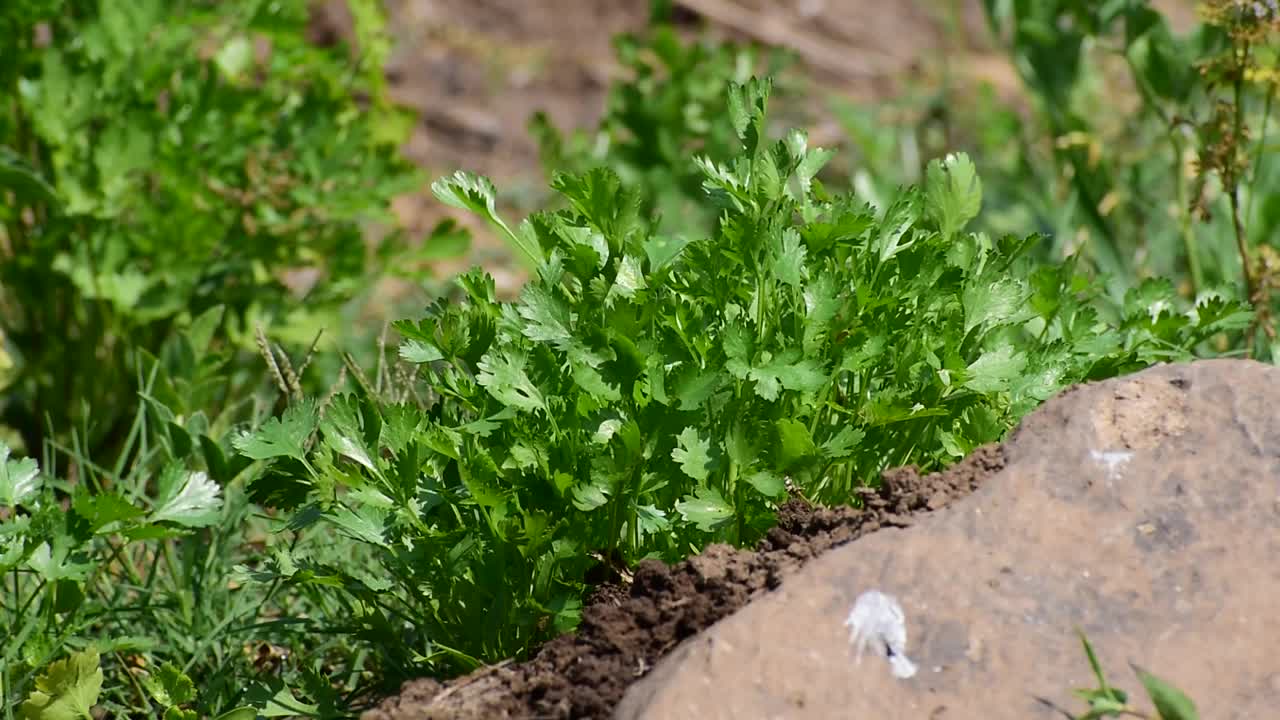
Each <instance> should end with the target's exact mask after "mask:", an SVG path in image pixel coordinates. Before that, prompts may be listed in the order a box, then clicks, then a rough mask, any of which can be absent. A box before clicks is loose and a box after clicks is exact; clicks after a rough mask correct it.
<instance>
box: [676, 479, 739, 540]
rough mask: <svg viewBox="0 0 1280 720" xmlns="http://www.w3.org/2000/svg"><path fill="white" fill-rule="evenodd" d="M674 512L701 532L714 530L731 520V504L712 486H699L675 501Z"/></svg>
mask: <svg viewBox="0 0 1280 720" xmlns="http://www.w3.org/2000/svg"><path fill="white" fill-rule="evenodd" d="M676 512H678V513H680V517H682V518H684V519H685V521H687V522H691V523H693V524H694V525H695V526H696V527H697V528H698V529H699V530H701V531H703V532H714V531H715V530H716V529H718V528H721V527H723V526H725V525H727V524H729V523H730V522H731V521H732V520H733V516H734V515H733V506H731V505H729V503H727V502H725V499H724V496H723V495H721V494H720V491H718V490H716V489H714V488H708V487H699V488H698V489H697V490H696V491H695V492H694V494H693V495H686V496H685V498H684V499H683V500H681V501H680V502H678V503H676Z"/></svg>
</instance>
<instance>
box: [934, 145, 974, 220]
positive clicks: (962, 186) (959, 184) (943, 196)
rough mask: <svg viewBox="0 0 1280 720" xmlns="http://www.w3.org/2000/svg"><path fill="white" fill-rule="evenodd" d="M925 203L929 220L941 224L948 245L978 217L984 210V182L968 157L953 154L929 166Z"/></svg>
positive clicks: (963, 154)
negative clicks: (931, 219) (953, 237)
mask: <svg viewBox="0 0 1280 720" xmlns="http://www.w3.org/2000/svg"><path fill="white" fill-rule="evenodd" d="M925 202H926V205H927V208H928V212H929V216H930V217H931V218H933V220H934V222H936V223H938V227H939V229H940V230H941V231H942V237H943V239H944V240H947V241H950V240H951V238H952V236H954V235H955V234H956V233H957V232H960V231H961V230H963V229H964V226H965V225H966V224H967V223H968V222H969V221H970V220H972V219H974V218H975V217H977V216H978V212H979V211H980V210H981V209H982V181H981V180H980V179H978V169H977V168H976V167H974V165H973V161H972V160H970V159H969V156H968V155H966V154H965V153H951V154H948V155H947V156H946V157H944V158H942V159H941V160H933V161H932V162H930V163H929V167H928V170H927V171H926V176H925Z"/></svg>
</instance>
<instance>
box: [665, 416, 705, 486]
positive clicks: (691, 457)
mask: <svg viewBox="0 0 1280 720" xmlns="http://www.w3.org/2000/svg"><path fill="white" fill-rule="evenodd" d="M676 440H677V446H676V447H675V448H673V449H672V450H671V459H672V460H675V461H676V462H677V463H679V464H680V469H681V470H683V471H684V474H685V475H688V476H689V477H691V478H693V479H694V480H697V481H699V482H702V481H705V480H706V479H707V476H708V475H709V474H710V473H711V464H712V460H711V443H710V442H708V441H707V440H705V439H703V438H702V437H699V435H698V430H697V428H695V427H693V426H689V427H686V428H685V429H684V430H682V431H681V432H680V435H679V436H678V437H677V438H676Z"/></svg>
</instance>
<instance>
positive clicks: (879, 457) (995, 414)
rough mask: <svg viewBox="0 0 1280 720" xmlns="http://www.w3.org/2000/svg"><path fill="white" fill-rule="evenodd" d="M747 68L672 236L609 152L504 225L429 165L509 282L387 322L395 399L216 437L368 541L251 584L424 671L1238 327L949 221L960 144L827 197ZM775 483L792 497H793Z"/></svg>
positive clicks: (488, 650)
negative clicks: (491, 246)
mask: <svg viewBox="0 0 1280 720" xmlns="http://www.w3.org/2000/svg"><path fill="white" fill-rule="evenodd" d="M769 91H770V83H769V82H768V81H760V80H756V79H750V80H748V81H747V82H745V83H742V84H737V83H734V84H731V85H730V88H729V90H728V94H727V100H726V106H727V108H728V117H727V121H728V122H729V123H730V126H731V128H732V129H733V132H734V135H735V137H736V138H737V139H738V149H737V152H736V153H735V154H733V155H732V156H728V157H718V158H717V157H706V156H700V157H698V158H696V160H695V161H694V162H695V165H696V167H697V169H698V171H699V172H700V173H701V175H702V177H703V184H702V188H703V202H704V203H705V204H706V206H707V207H708V208H712V209H713V211H714V212H715V213H716V214H717V216H718V218H719V220H718V223H717V224H716V227H715V228H714V229H713V230H712V231H710V232H708V233H704V232H703V231H702V230H701V229H700V228H698V227H697V226H696V225H695V228H694V230H693V231H691V232H690V233H688V234H680V233H674V232H666V231H664V230H662V228H663V226H662V225H661V224H660V222H659V221H658V219H657V218H655V217H654V216H653V215H651V214H650V213H648V212H646V211H645V210H644V209H645V208H648V207H651V205H650V204H648V203H647V202H646V198H645V197H644V195H643V193H642V191H640V190H638V189H637V188H636V187H635V186H632V185H629V184H628V183H626V182H624V181H623V180H622V179H621V178H620V177H619V176H618V175H617V174H616V173H614V172H612V171H611V170H609V169H607V168H596V169H592V170H588V171H585V172H581V173H561V174H558V175H557V176H556V177H555V179H554V180H553V182H552V186H553V188H554V189H555V190H556V191H557V192H558V193H559V194H560V195H561V196H562V198H563V201H564V203H565V205H566V206H567V207H566V208H565V209H562V210H559V211H555V212H541V213H536V214H534V215H532V216H530V217H529V218H528V219H527V220H525V221H524V222H522V223H520V224H518V225H514V226H513V225H512V224H510V223H507V222H506V221H505V220H503V219H502V218H500V217H499V216H498V215H497V214H496V211H495V207H496V205H497V203H496V198H495V191H494V188H493V186H492V185H491V184H490V183H489V181H488V180H486V179H484V178H481V177H477V176H474V175H470V174H467V173H465V172H459V173H457V174H455V175H453V176H451V177H448V178H444V179H442V180H440V181H438V182H437V183H436V184H435V186H434V187H435V191H436V193H437V195H438V196H439V197H440V198H441V199H442V200H444V201H445V202H447V203H450V204H453V205H456V206H459V207H463V208H467V209H470V210H472V211H474V212H476V213H478V214H480V215H481V216H483V217H485V218H486V219H488V220H489V221H490V222H492V223H494V224H495V225H497V226H498V227H499V228H500V230H501V231H502V232H503V233H506V234H507V235H508V236H509V239H510V240H511V242H512V243H513V244H514V245H516V246H518V247H520V248H522V249H523V251H524V253H525V255H527V256H528V258H529V260H530V262H531V264H532V265H533V266H534V267H535V268H536V270H535V273H534V276H533V277H532V278H531V280H530V282H529V283H528V284H527V285H526V286H525V288H524V289H523V291H522V293H521V295H520V297H519V298H518V300H516V301H514V302H502V301H499V300H498V299H497V298H496V295H495V291H494V283H493V281H492V279H491V278H489V277H488V276H486V275H485V274H483V273H481V272H479V271H473V272H470V273H467V274H465V275H463V276H461V277H460V278H458V283H459V286H460V287H461V289H462V291H463V293H464V297H463V298H462V299H461V300H460V301H458V302H449V301H445V300H441V301H439V302H437V303H435V304H433V305H432V306H431V307H429V308H428V309H427V311H426V313H425V314H424V315H423V316H422V317H420V318H415V319H408V320H404V321H401V322H399V323H397V324H396V325H395V327H396V329H397V330H398V331H399V333H400V335H401V337H402V339H403V342H402V344H401V345H400V347H399V355H400V359H401V360H402V361H403V362H406V363H409V364H410V365H412V366H416V368H417V376H416V377H415V378H413V379H412V380H410V381H406V382H405V383H402V385H401V386H400V387H399V388H398V390H397V398H396V399H395V400H388V399H386V398H384V397H383V394H382V393H379V392H377V391H374V390H372V389H370V388H368V387H365V386H362V387H361V389H360V392H358V393H357V394H355V395H348V396H343V397H339V398H335V399H334V400H333V401H332V402H329V403H328V404H327V405H326V404H324V403H317V402H315V401H314V400H311V399H308V400H305V401H302V402H297V403H294V404H293V405H292V406H291V407H289V408H288V409H287V410H286V411H285V412H284V414H283V416H282V417H280V419H278V420H275V421H271V422H268V423H267V424H266V425H264V426H262V427H261V428H259V429H258V430H257V431H254V432H250V433H246V434H245V435H243V436H241V437H240V438H239V439H238V440H237V441H236V442H237V447H238V448H239V450H240V452H241V453H242V454H243V455H245V456H247V457H249V458H252V459H254V460H256V461H262V462H263V463H264V467H263V471H262V473H261V474H260V475H259V476H258V477H257V479H256V480H255V481H254V483H253V492H255V493H257V494H258V495H259V496H261V497H263V498H269V499H270V502H272V504H274V505H276V506H277V507H280V508H282V509H286V510H291V511H292V518H293V519H292V520H291V521H290V524H291V527H308V526H312V525H322V526H328V527H332V528H336V529H337V530H338V531H339V532H341V533H343V534H344V535H345V536H346V537H348V538H350V539H352V540H353V541H356V542H357V543H361V544H364V545H366V546H369V547H371V548H373V549H374V550H375V557H376V558H377V559H378V565H379V567H378V569H377V570H376V571H369V572H363V571H362V572H359V573H354V572H350V571H344V570H342V569H341V568H336V567H332V566H329V565H326V564H324V563H319V562H316V561H314V559H313V558H308V557H305V556H296V555H282V556H280V557H278V558H276V559H275V560H274V561H273V562H272V563H270V564H269V565H268V566H266V567H263V568H260V569H259V570H258V571H257V573H256V577H257V578H258V579H259V581H261V582H287V583H291V584H298V585H308V584H316V583H322V582H323V583H328V584H331V585H341V586H342V592H343V593H345V594H347V595H349V596H350V597H351V598H353V601H354V602H355V604H356V606H357V607H358V608H359V612H358V614H357V615H356V616H355V617H354V618H350V617H348V618H343V619H342V622H345V623H347V624H351V623H352V622H353V621H354V623H355V624H356V625H357V626H358V631H359V633H360V634H361V636H362V637H364V638H367V639H371V640H373V641H375V642H377V643H378V647H379V652H381V653H383V654H385V655H392V656H395V657H397V658H399V659H402V660H403V662H405V663H406V664H407V665H412V664H423V663H425V664H427V665H429V666H431V667H433V668H434V669H435V670H436V671H439V672H447V671H450V670H458V669H465V668H468V667H471V666H474V665H476V664H478V663H481V662H488V661H495V660H498V659H501V658H505V657H509V656H511V655H516V654H519V653H522V652H525V651H527V650H528V649H529V648H530V647H531V646H533V645H534V644H535V643H537V642H539V641H541V640H543V639H545V638H547V637H548V636H550V635H551V634H553V633H555V632H558V631H561V630H564V629H567V628H571V627H573V626H574V624H575V623H576V621H577V612H578V609H579V607H580V603H581V596H582V593H583V591H584V589H585V588H586V587H587V586H588V584H589V583H590V582H591V581H592V579H593V578H594V579H600V578H603V577H607V576H608V575H609V574H610V573H623V574H625V573H626V572H627V569H628V567H629V566H630V565H631V564H632V563H634V562H636V561H638V560H640V559H642V558H648V557H658V558H663V559H668V560H675V559H678V558H682V557H684V556H686V555H687V554H689V553H691V552H694V551H696V550H698V549H700V548H702V547H703V546H705V545H706V544H707V543H709V542H714V541H727V542H732V543H738V544H750V543H752V542H753V541H755V540H757V539H758V538H760V537H761V536H762V534H763V533H764V532H765V531H766V530H767V529H768V528H769V527H771V526H772V524H773V522H774V509H775V508H776V507H777V504H778V503H779V502H781V501H783V500H784V499H786V498H787V497H788V494H789V492H794V493H799V494H801V495H803V496H804V497H807V498H809V499H811V500H814V501H818V502H822V503H832V504H838V503H850V502H854V500H855V494H854V492H853V491H854V490H855V489H856V488H858V487H860V486H863V485H865V484H867V483H873V482H875V481H876V480H877V478H878V474H879V473H880V471H882V470H883V469H885V468H887V467H891V466H898V465H905V464H916V465H919V466H922V467H924V468H926V469H931V468H936V467H938V466H940V465H941V464H943V463H945V462H947V461H949V460H953V459H956V458H959V457H961V456H963V455H964V454H966V453H968V452H969V451H970V450H972V449H973V448H974V447H976V446H978V445H980V444H983V443H988V442H992V441H995V440H998V439H1000V437H1001V436H1002V435H1003V434H1004V432H1005V431H1006V430H1007V429H1008V428H1009V427H1010V426H1011V424H1012V423H1013V422H1014V421H1016V420H1017V419H1018V418H1019V417H1021V416H1022V415H1023V414H1024V413H1026V412H1027V411H1028V410H1030V409H1031V408H1033V407H1034V406H1035V405H1036V404H1038V403H1039V402H1040V401H1042V400H1044V399H1046V398H1047V397H1049V396H1050V395H1051V394H1053V393H1054V392H1056V391H1057V390H1059V389H1061V388H1062V387H1064V386H1065V385H1067V384H1069V383H1072V382H1076V381H1079V380H1083V379H1089V378H1101V377H1109V376H1112V375H1116V374H1119V373H1124V372H1128V371H1131V370H1136V369H1138V368H1141V367H1144V366H1146V365H1148V364H1151V363H1153V362H1156V361H1160V360H1174V359H1180V358H1187V357H1189V356H1190V353H1191V348H1192V347H1194V346H1195V345H1196V344H1197V343H1198V342H1201V341H1202V340H1203V339H1204V338H1205V337H1206V336H1207V335H1208V334H1210V333H1212V332H1215V331H1217V330H1219V329H1222V328H1228V327H1239V326H1240V325H1242V324H1244V323H1247V322H1248V321H1249V318H1250V314H1249V313H1248V311H1247V310H1245V309H1244V308H1243V307H1242V306H1240V305H1238V304H1236V303H1231V302H1228V301H1225V300H1221V299H1216V298H1208V299H1206V300H1204V301H1203V302H1202V303H1200V304H1199V305H1198V306H1197V307H1196V308H1195V310H1194V311H1192V312H1189V313H1181V314H1180V313H1176V312H1174V311H1173V310H1172V309H1171V304H1170V302H1171V300H1172V298H1173V288H1172V287H1171V286H1170V285H1169V284H1168V283H1167V282H1162V281H1154V280H1153V281H1150V282H1147V283H1144V284H1142V285H1141V286H1140V287H1139V288H1137V289H1135V290H1134V291H1133V293H1131V295H1130V297H1128V298H1126V302H1125V305H1124V308H1123V310H1122V311H1121V313H1120V319H1119V321H1117V322H1114V323H1106V322H1104V321H1103V320H1101V319H1100V315H1099V313H1098V312H1097V310H1096V309H1095V307H1094V306H1093V303H1094V301H1095V300H1096V299H1097V298H1096V297H1095V296H1094V294H1093V293H1095V292H1096V291H1095V290H1094V289H1093V288H1094V286H1093V284H1092V283H1090V282H1089V281H1088V279H1087V278H1086V277H1084V276H1083V275H1081V274H1079V273H1077V272H1076V271H1075V269H1074V265H1073V264H1072V263H1066V264H1061V265H1050V266H1044V267H1035V266H1033V265H1032V264H1031V263H1030V262H1029V261H1028V252H1029V250H1030V249H1031V248H1032V246H1034V245H1035V244H1036V243H1037V242H1040V241H1041V238H1038V237H1037V236H1030V237H1026V238H1018V237H1013V236H1009V237H1002V238H996V239H993V238H990V237H988V236H986V235H983V234H977V233H971V232H967V231H966V230H965V227H966V224H967V223H968V222H969V221H970V220H971V219H972V218H973V217H974V216H975V215H976V214H977V213H978V212H979V209H980V206H981V198H982V186H981V182H980V180H979V178H978V175H977V173H976V169H975V167H974V165H973V163H972V162H971V161H970V160H969V159H968V158H967V157H966V156H964V155H952V156H948V157H947V158H945V159H943V160H940V161H936V162H934V163H932V164H931V165H930V167H929V169H928V172H927V176H926V182H925V183H924V186H923V187H904V188H901V189H900V191H899V192H898V193H897V195H896V197H894V198H893V199H892V201H891V202H890V203H889V204H888V205H887V206H885V207H883V208H876V207H872V206H869V205H867V204H865V203H862V202H860V201H858V200H857V199H856V198H855V197H853V196H852V195H849V194H845V195H840V194H833V193H831V192H829V191H828V190H827V189H826V188H825V187H824V186H823V185H822V184H821V183H820V182H819V181H817V180H816V179H815V175H816V174H817V173H818V171H819V170H820V169H821V168H822V166H823V164H824V163H825V162H827V160H828V158H829V155H830V153H828V152H827V151H825V150H822V149H819V148H811V147H809V145H808V142H807V140H806V136H805V134H804V133H803V132H800V131H794V130H793V131H791V132H789V133H786V134H785V135H784V136H783V137H782V139H780V140H777V141H774V140H771V139H770V138H769V137H768V136H767V134H766V130H765V129H766V105H767V100H768V97H769ZM789 488H790V490H789Z"/></svg>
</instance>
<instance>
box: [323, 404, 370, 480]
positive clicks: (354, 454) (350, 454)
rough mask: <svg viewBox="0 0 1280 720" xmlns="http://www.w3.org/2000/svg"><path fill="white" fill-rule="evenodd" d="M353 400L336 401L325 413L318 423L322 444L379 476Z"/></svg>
mask: <svg viewBox="0 0 1280 720" xmlns="http://www.w3.org/2000/svg"><path fill="white" fill-rule="evenodd" d="M354 402H355V401H354V399H353V398H352V397H351V396H346V397H343V398H338V399H336V400H335V401H334V402H333V403H332V404H331V405H330V406H329V408H328V409H327V410H326V411H325V415H324V420H322V421H321V423H320V432H321V434H323V435H324V444H325V446H326V447H328V448H329V449H330V450H332V451H334V452H335V453H337V454H338V455H341V456H342V457H345V458H347V459H349V460H353V461H355V462H356V463H358V464H359V465H360V466H362V467H363V468H365V469H366V470H368V471H370V472H372V473H374V474H375V475H377V476H379V477H380V476H381V475H382V472H381V470H379V469H378V466H377V465H376V464H374V461H373V458H374V455H375V453H374V451H373V450H372V449H371V448H370V447H369V446H368V445H367V444H366V443H365V437H364V433H363V432H361V430H360V421H359V420H358V419H357V418H356V413H355V410H356V409H355V406H354Z"/></svg>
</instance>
